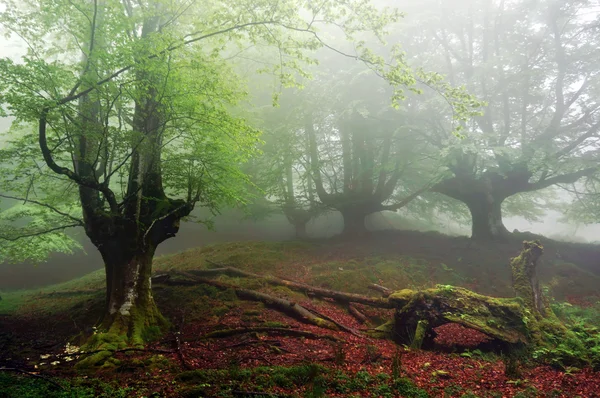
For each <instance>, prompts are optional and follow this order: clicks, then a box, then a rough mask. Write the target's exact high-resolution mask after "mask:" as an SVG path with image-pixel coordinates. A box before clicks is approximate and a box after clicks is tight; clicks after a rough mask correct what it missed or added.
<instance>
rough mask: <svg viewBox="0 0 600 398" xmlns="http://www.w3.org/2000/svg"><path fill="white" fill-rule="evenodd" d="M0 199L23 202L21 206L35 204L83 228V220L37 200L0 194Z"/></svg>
mask: <svg viewBox="0 0 600 398" xmlns="http://www.w3.org/2000/svg"><path fill="white" fill-rule="evenodd" d="M0 197H2V198H6V199H14V200H22V201H23V202H24V203H23V204H25V203H27V202H30V203H33V204H36V205H38V206H42V207H46V208H48V209H50V210H52V211H53V212H55V213H57V214H60V215H61V216H63V217H67V218H69V219H71V220H73V221H75V222H77V223H79V225H81V226H83V220H81V219H79V218H77V217H73V216H72V215H70V214H69V213H65V212H63V211H60V210H58V209H57V208H56V207H54V206H51V205H49V204H47V203H42V202H38V201H37V200H32V199H29V198H19V197H16V196H10V195H5V194H0Z"/></svg>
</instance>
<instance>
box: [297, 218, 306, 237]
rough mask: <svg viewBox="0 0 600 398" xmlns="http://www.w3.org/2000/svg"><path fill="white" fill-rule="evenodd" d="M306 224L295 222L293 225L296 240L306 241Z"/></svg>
mask: <svg viewBox="0 0 600 398" xmlns="http://www.w3.org/2000/svg"><path fill="white" fill-rule="evenodd" d="M306 224H307V223H306V222H302V221H296V223H295V224H294V228H295V230H296V238H298V239H306V238H308V234H307V233H306Z"/></svg>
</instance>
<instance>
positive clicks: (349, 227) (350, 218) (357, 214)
mask: <svg viewBox="0 0 600 398" xmlns="http://www.w3.org/2000/svg"><path fill="white" fill-rule="evenodd" d="M340 212H341V213H342V217H343V218H344V230H343V231H342V235H344V236H364V235H366V234H367V233H368V230H367V227H366V225H365V217H366V216H367V214H366V212H364V211H362V210H360V209H355V208H352V209H348V210H340Z"/></svg>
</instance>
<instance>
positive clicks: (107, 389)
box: [0, 372, 132, 398]
mask: <svg viewBox="0 0 600 398" xmlns="http://www.w3.org/2000/svg"><path fill="white" fill-rule="evenodd" d="M55 382H56V383H57V384H58V385H60V388H59V387H58V386H56V385H54V384H52V383H50V382H49V381H48V380H44V379H40V378H33V377H30V376H20V375H17V374H11V373H6V372H0V397H3V398H4V397H5V398H126V397H128V396H129V393H130V392H131V390H132V389H131V388H123V387H120V386H119V385H118V384H116V383H107V382H104V381H101V380H98V379H83V378H76V379H72V380H66V379H60V380H55Z"/></svg>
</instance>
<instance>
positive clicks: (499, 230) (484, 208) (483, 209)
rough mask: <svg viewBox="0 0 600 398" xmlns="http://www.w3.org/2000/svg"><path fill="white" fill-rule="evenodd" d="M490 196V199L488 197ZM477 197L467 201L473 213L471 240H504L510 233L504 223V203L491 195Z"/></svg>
mask: <svg viewBox="0 0 600 398" xmlns="http://www.w3.org/2000/svg"><path fill="white" fill-rule="evenodd" d="M486 196H488V197H486ZM486 196H484V195H476V196H475V197H474V198H473V199H471V200H468V201H465V203H466V205H467V207H468V208H469V211H470V212H471V219H472V229H471V238H472V239H474V240H504V239H506V238H508V236H509V234H510V233H509V232H508V230H507V229H506V227H505V226H504V223H503V221H502V202H503V200H499V199H496V198H493V197H491V195H486Z"/></svg>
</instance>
